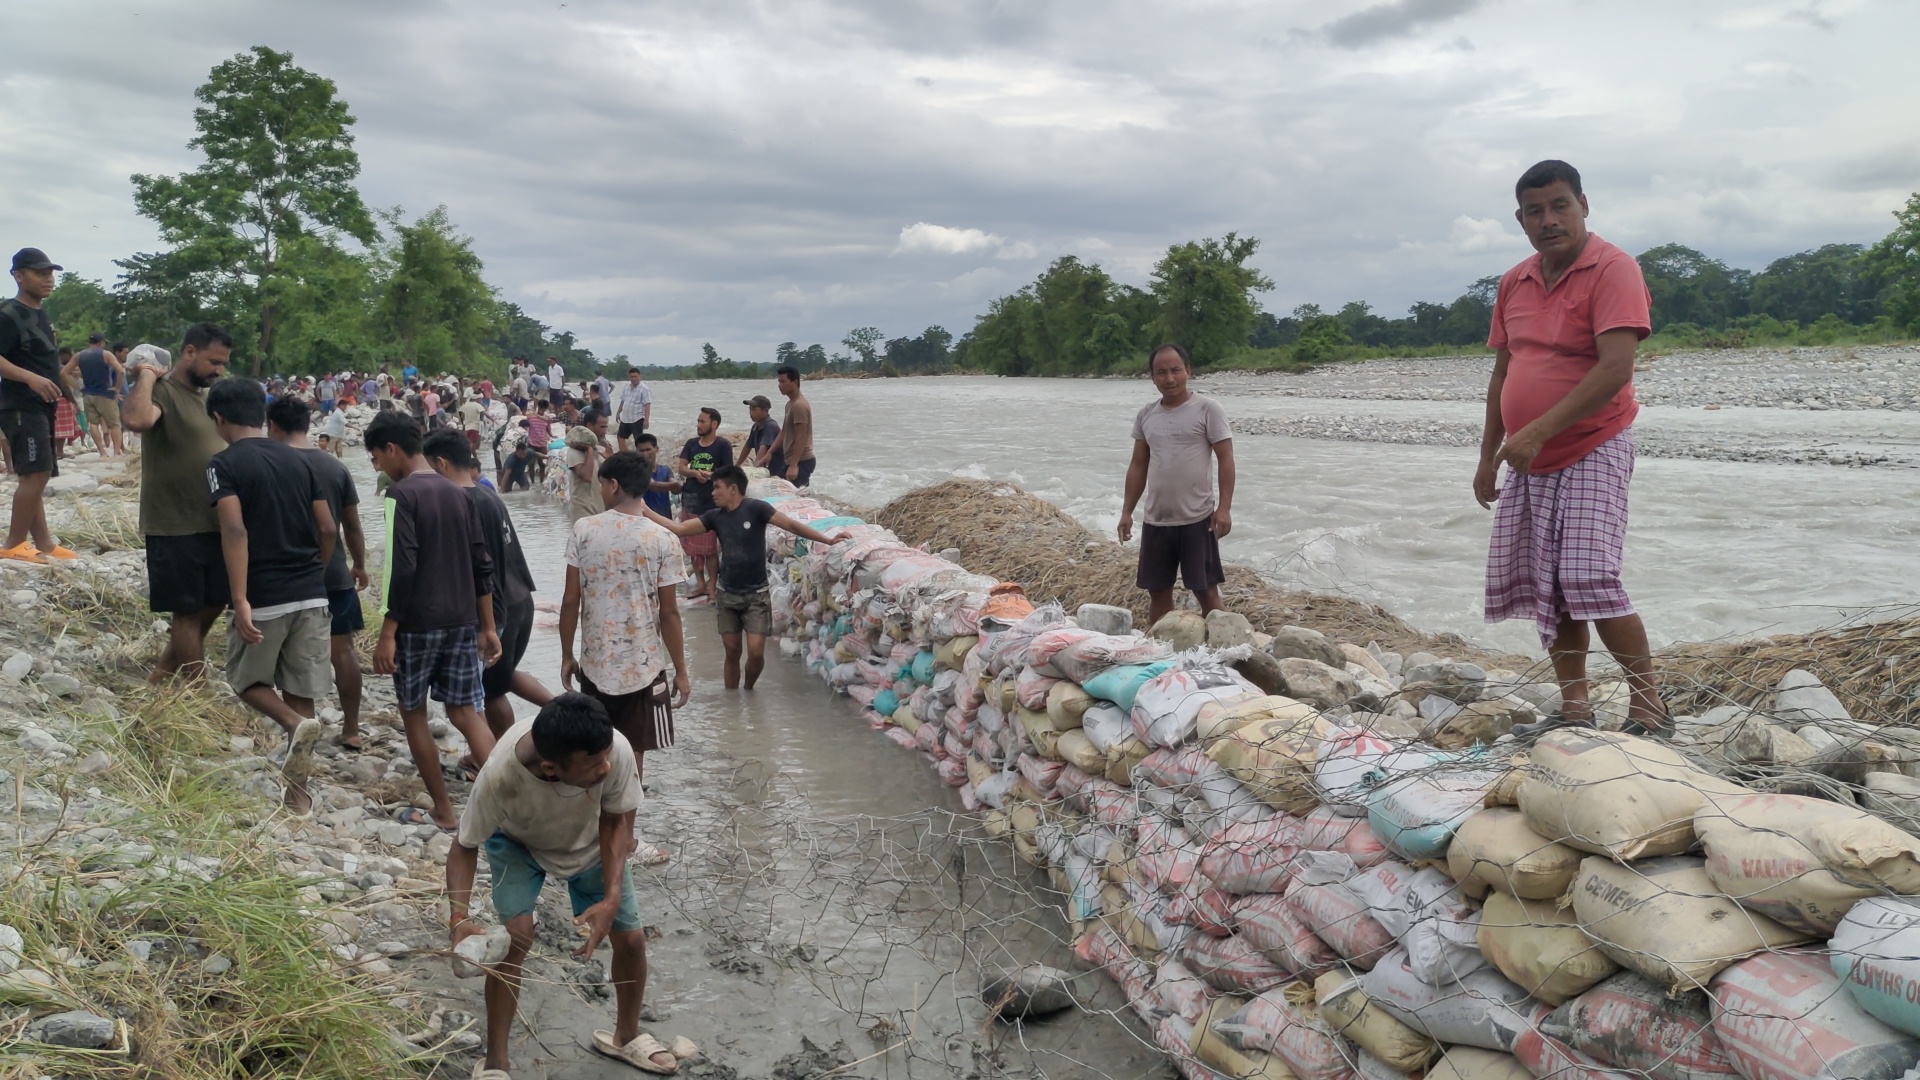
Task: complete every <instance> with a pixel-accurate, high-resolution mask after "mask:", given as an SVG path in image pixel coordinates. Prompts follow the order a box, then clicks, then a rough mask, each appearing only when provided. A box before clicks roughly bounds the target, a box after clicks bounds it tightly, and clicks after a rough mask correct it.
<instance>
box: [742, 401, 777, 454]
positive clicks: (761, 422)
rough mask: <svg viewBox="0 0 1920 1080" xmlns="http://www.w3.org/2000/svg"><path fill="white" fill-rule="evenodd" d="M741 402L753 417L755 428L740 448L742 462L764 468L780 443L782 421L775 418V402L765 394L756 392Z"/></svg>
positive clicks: (748, 433)
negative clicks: (769, 399)
mask: <svg viewBox="0 0 1920 1080" xmlns="http://www.w3.org/2000/svg"><path fill="white" fill-rule="evenodd" d="M740 404H742V405H745V406H746V407H747V415H748V416H750V417H752V418H753V428H752V430H750V431H748V432H747V442H746V445H745V446H743V447H742V448H741V450H740V455H741V456H740V462H741V464H743V465H752V466H754V467H756V468H761V469H764V468H766V467H767V462H768V461H769V460H771V459H772V457H773V448H774V447H776V446H778V445H780V421H778V420H775V419H774V418H773V402H771V401H768V400H767V395H765V394H755V395H753V396H752V397H750V398H748V399H747V400H745V401H743V402H741V403H740Z"/></svg>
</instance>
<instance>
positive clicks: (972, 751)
mask: <svg viewBox="0 0 1920 1080" xmlns="http://www.w3.org/2000/svg"><path fill="white" fill-rule="evenodd" d="M762 489H764V493H765V495H766V496H767V497H770V498H773V499H778V500H780V506H781V509H782V510H784V511H785V512H786V513H787V514H789V515H791V516H793V517H795V518H797V519H801V520H807V521H810V522H812V523H813V524H814V525H815V526H816V527H818V528H822V529H826V530H830V529H834V528H844V529H847V530H848V531H849V533H850V534H851V536H850V538H849V539H848V540H846V541H844V542H842V543H839V544H836V545H833V546H830V547H829V546H824V545H814V544H808V543H806V542H804V541H798V542H797V541H795V540H793V539H792V538H791V537H778V538H777V539H776V543H775V544H774V550H775V555H774V556H773V559H774V564H775V570H776V576H775V580H776V581H777V582H779V584H777V585H776V586H775V588H774V619H775V625H776V630H777V631H778V632H779V633H781V634H782V635H783V637H782V641H781V649H782V651H783V653H785V654H786V655H788V656H793V657H798V658H799V659H801V660H803V661H804V663H805V664H806V665H807V668H808V669H809V670H810V671H812V672H814V673H816V674H817V675H818V676H819V677H820V678H821V679H822V680H823V681H824V682H825V683H827V684H828V685H829V686H830V687H832V688H833V689H835V690H837V691H840V692H842V693H845V694H848V695H850V696H851V697H853V698H854V699H855V700H856V701H858V702H859V703H860V704H861V705H863V706H864V707H865V708H864V710H863V715H864V716H865V717H866V718H867V720H868V722H869V723H870V724H871V725H872V726H873V727H874V728H875V729H876V730H878V731H880V732H881V733H883V734H884V735H885V736H886V737H887V738H889V739H891V740H892V741H894V742H895V743H897V744H899V745H900V746H901V747H902V748H904V749H910V750H914V751H916V752H918V753H920V754H921V755H923V756H924V757H925V758H926V759H927V760H929V761H930V762H932V764H933V767H934V768H935V769H937V770H938V772H939V774H940V775H941V776H942V777H943V778H945V779H946V780H947V782H948V783H950V784H952V785H953V786H954V787H956V788H957V789H958V794H959V798H960V800H961V802H962V804H963V805H964V806H965V807H966V808H967V809H968V810H970V811H978V812H979V813H980V814H981V815H982V816H983V819H984V824H985V827H986V828H987V829H988V830H989V831H990V832H992V833H993V834H995V835H998V836H1004V837H1006V838H1007V839H1008V840H1009V841H1010V842H1011V844H1012V845H1013V849H1014V851H1015V853H1016V854H1017V855H1018V856H1019V858H1020V859H1022V860H1024V861H1026V862H1027V863H1029V864H1031V865H1032V866H1034V867H1036V868H1039V869H1040V870H1042V871H1044V873H1045V874H1046V876H1047V877H1048V878H1049V879H1050V882H1051V886H1052V889H1053V890H1054V891H1055V892H1057V894H1058V896H1059V897H1060V902H1061V904H1062V906H1063V908H1064V913H1065V916H1066V918H1067V920H1068V921H1069V923H1070V924H1071V925H1072V926H1073V928H1074V932H1075V935H1076V940H1075V952H1076V954H1077V955H1078V956H1079V957H1080V958H1081V959H1082V960H1084V961H1085V962H1086V963H1087V964H1089V965H1090V966H1093V967H1098V968H1100V969H1102V970H1104V971H1105V972H1106V973H1107V974H1108V975H1110V976H1111V977H1112V978H1113V979H1114V980H1115V981H1116V982H1118V983H1119V985H1120V986H1121V987H1122V988H1123V989H1124V991H1125V993H1126V996H1127V998H1128V1000H1129V1002H1130V1004H1131V1006H1132V1009H1133V1010H1134V1011H1135V1012H1136V1013H1137V1014H1138V1016H1139V1018H1140V1019H1141V1020H1142V1021H1143V1022H1144V1023H1145V1025H1146V1026H1147V1027H1148V1029H1150V1030H1151V1031H1152V1032H1153V1034H1154V1036H1155V1038H1156V1039H1157V1041H1158V1042H1159V1044H1160V1045H1161V1047H1162V1048H1163V1049H1164V1050H1165V1051H1166V1052H1167V1053H1168V1054H1169V1055H1170V1056H1171V1058H1172V1059H1173V1061H1174V1062H1175V1063H1176V1064H1177V1066H1178V1067H1179V1069H1180V1071H1181V1072H1182V1073H1183V1074H1185V1075H1187V1076H1189V1077H1193V1078H1213V1077H1262V1078H1268V1080H1284V1078H1290V1077H1297V1078H1300V1080H1346V1078H1350V1077H1359V1078H1380V1077H1400V1076H1428V1077H1436V1078H1439V1077H1444V1078H1448V1080H1496V1078H1499V1080H1506V1078H1515V1080H1518V1078H1525V1077H1540V1078H1545V1077H1568V1078H1572V1077H1605V1078H1613V1077H1628V1076H1632V1077H1651V1078H1658V1080H1713V1078H1718V1077H1725V1078H1736V1077H1737V1078H1743V1080H1782V1078H1789V1077H1793V1078H1807V1080H1822V1078H1831V1080H1841V1078H1856V1080H1899V1078H1901V1077H1903V1076H1904V1075H1905V1074H1906V1073H1907V1072H1908V1071H1909V1070H1910V1069H1914V1068H1915V1067H1916V1066H1920V902H1917V901H1915V900H1912V899H1908V897H1909V896H1912V895H1914V894H1920V838H1916V837H1914V836H1913V835H1910V834H1909V833H1907V832H1904V831H1902V830H1901V829H1900V828H1897V827H1895V826H1894V825H1893V824H1891V823H1889V821H1887V820H1884V819H1883V818H1881V817H1879V816H1876V815H1874V814H1872V813H1869V812H1867V811H1865V810H1862V809H1859V808H1857V807H1856V806H1855V805H1854V804H1853V802H1852V801H1846V802H1842V801H1831V800H1828V799H1818V798H1811V797H1805V796H1800V795H1792V794H1778V793H1770V792H1765V791H1759V790H1755V789H1753V788H1751V787H1749V786H1746V785H1744V784H1742V783H1741V782H1739V781H1738V780H1736V779H1734V778H1733V777H1744V778H1746V779H1748V780H1751V781H1753V782H1754V783H1756V784H1758V783H1761V782H1765V781H1766V780H1767V779H1768V777H1771V778H1772V779H1773V780H1778V779H1779V774H1778V773H1777V772H1776V773H1765V772H1764V770H1762V771H1759V772H1756V771H1754V770H1753V769H1751V768H1747V769H1746V771H1741V770H1740V769H1737V768H1733V767H1732V766H1733V765H1734V764H1740V765H1741V766H1742V767H1743V768H1745V767H1747V766H1751V765H1752V762H1751V761H1745V762H1734V760H1733V759H1731V758H1727V757H1714V756H1711V755H1707V754H1704V753H1697V752H1696V751H1697V750H1698V745H1697V744H1696V743H1695V742H1687V743H1685V744H1684V746H1685V749H1686V751H1687V752H1684V753H1683V752H1682V749H1681V748H1678V747H1676V746H1674V745H1669V744H1667V743H1664V742H1659V741H1653V740H1648V739H1641V738H1634V737H1631V736H1628V735H1624V734H1619V733H1614V732H1607V731H1596V730H1592V729H1562V730H1560V731H1556V732H1552V733H1550V734H1548V735H1546V736H1544V737H1542V738H1541V739H1539V740H1538V742H1537V743H1535V744H1534V745H1532V746H1530V747H1525V748H1524V749H1523V748H1522V747H1520V746H1518V745H1516V744H1515V743H1514V742H1513V740H1512V739H1511V737H1509V736H1508V729H1510V728H1511V727H1512V725H1513V724H1514V723H1515V722H1516V721H1519V722H1524V721H1528V720H1532V719H1535V718H1536V717H1537V716H1539V715H1541V714H1543V713H1545V712H1547V711H1550V710H1551V709H1553V708H1555V707H1557V704H1558V702H1557V695H1555V694H1554V693H1553V691H1552V689H1551V687H1540V686H1538V685H1534V684H1530V683H1527V682H1526V681H1525V680H1523V679H1521V678H1520V677H1519V676H1517V675H1513V674H1512V673H1505V672H1487V671H1483V670H1481V669H1479V668H1477V667H1474V666H1473V665H1469V664H1460V663H1453V662H1449V661H1446V660H1442V659H1440V658H1437V657H1432V656H1418V655H1417V656H1415V657H1408V658H1401V657H1399V656H1396V655H1393V654H1391V653H1381V652H1378V651H1377V650H1369V649H1366V648H1361V647H1358V646H1356V645H1354V644H1350V643H1338V642H1333V641H1329V640H1328V639H1326V638H1324V637H1322V636H1320V635H1318V634H1315V633H1313V632H1312V631H1308V630H1300V629H1298V628H1288V630H1287V632H1286V633H1285V634H1284V635H1276V636H1275V637H1272V638H1268V637H1267V636H1266V635H1259V634H1254V633H1253V632H1251V629H1250V627H1248V626H1247V625H1246V622H1245V620H1243V619H1237V617H1235V616H1230V615H1226V614H1225V613H1215V615H1214V616H1213V617H1211V618H1207V619H1202V618H1201V617H1200V616H1198V615H1197V614H1194V613H1191V612H1176V613H1175V614H1174V615H1172V616H1169V617H1168V618H1167V619H1166V620H1163V621H1162V623H1161V624H1160V625H1158V626H1155V627H1154V628H1152V633H1151V634H1141V633H1138V632H1136V631H1135V630H1134V628H1133V626H1132V620H1131V616H1129V615H1128V614H1127V613H1126V612H1124V611H1120V610H1118V609H1113V608H1104V607H1099V606H1095V605H1088V606H1087V607H1083V608H1082V609H1080V610H1079V611H1078V612H1076V613H1075V615H1074V616H1069V615H1068V614H1067V613H1066V612H1065V611H1063V610H1061V609H1060V608H1059V607H1058V606H1055V605H1050V604H1045V603H1042V604H1039V605H1036V604H1034V603H1033V602H1032V600H1030V599H1029V598H1028V597H1026V596H1025V595H1024V593H1023V592H1022V591H1021V590H1020V588H1019V587H1018V586H1016V585H1012V584H1008V583H1003V582H997V581H994V580H992V579H990V578H985V577H981V576H978V575H974V574H971V573H969V572H968V571H967V570H966V569H965V568H964V567H961V566H959V565H957V564H956V563H954V562H951V561H948V560H946V559H943V558H940V557H939V556H936V555H933V554H930V553H928V552H926V551H923V550H919V549H916V548H912V547H910V546H908V545H906V544H903V543H901V542H900V541H899V540H898V538H897V537H895V536H894V535H893V534H892V533H890V532H888V531H887V530H885V529H881V528H878V527H875V526H871V525H867V524H864V523H862V522H859V521H858V520H856V519H852V518H836V517H834V516H833V512H832V511H831V510H830V509H829V508H827V507H823V506H820V505H818V504H817V503H815V502H813V501H812V500H810V499H807V498H804V497H795V496H791V495H789V494H787V490H786V489H785V488H783V487H782V486H781V485H780V484H779V483H778V482H777V481H774V482H767V481H757V482H756V490H755V492H754V493H755V494H762V493H763V491H762ZM1690 755H1691V756H1690ZM1776 786H1779V785H1777V784H1776ZM1864 801H1868V802H1869V804H1870V805H1871V800H1870V799H1868V800H1864ZM1897 820H1903V819H1898V818H1897Z"/></svg>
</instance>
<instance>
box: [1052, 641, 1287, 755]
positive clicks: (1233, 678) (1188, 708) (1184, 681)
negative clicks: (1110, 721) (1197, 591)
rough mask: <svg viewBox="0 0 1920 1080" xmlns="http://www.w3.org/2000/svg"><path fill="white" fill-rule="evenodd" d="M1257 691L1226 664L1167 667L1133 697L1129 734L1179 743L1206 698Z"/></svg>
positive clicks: (1220, 698)
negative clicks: (1131, 731)
mask: <svg viewBox="0 0 1920 1080" xmlns="http://www.w3.org/2000/svg"><path fill="white" fill-rule="evenodd" d="M1087 692H1088V693H1092V692H1093V691H1092V689H1091V688H1089V689H1088V691H1087ZM1259 692H1260V691H1259V690H1258V689H1256V688H1255V687H1254V685H1253V684H1252V683H1250V682H1248V681H1247V680H1246V679H1244V678H1242V677H1241V676H1240V673H1239V672H1237V671H1234V670H1233V669H1232V668H1229V667H1223V666H1220V665H1216V664H1212V663H1205V662H1197V663H1191V664H1187V665H1185V666H1180V667H1174V668H1170V669H1168V670H1167V671H1164V672H1162V673H1161V674H1159V675H1156V676H1154V677H1153V678H1152V679H1150V680H1148V681H1147V684H1146V685H1145V686H1142V687H1141V688H1140V691H1139V693H1138V694H1136V695H1135V696H1134V699H1133V712H1132V715H1133V733H1134V734H1135V735H1137V736H1139V737H1140V741H1141V742H1144V743H1147V744H1149V745H1152V746H1179V745H1180V744H1182V743H1184V742H1187V741H1188V740H1190V739H1192V738H1193V728H1194V723H1195V721H1196V719H1197V718H1198V716H1199V715H1200V706H1202V705H1204V704H1206V703H1207V702H1209V701H1238V700H1240V699H1242V698H1246V697H1252V696H1255V695H1257V694H1259Z"/></svg>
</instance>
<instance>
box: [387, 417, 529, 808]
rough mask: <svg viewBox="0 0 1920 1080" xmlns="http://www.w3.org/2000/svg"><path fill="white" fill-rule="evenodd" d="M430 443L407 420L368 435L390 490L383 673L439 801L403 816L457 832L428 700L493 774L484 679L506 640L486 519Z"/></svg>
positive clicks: (432, 795) (409, 744)
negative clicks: (498, 617)
mask: <svg viewBox="0 0 1920 1080" xmlns="http://www.w3.org/2000/svg"><path fill="white" fill-rule="evenodd" d="M461 438H462V441H465V437H464V436H462V437H461ZM422 441H423V438H422V435H421V432H420V424H419V422H418V421H416V420H414V419H413V418H411V417H409V416H405V415H402V414H400V413H382V414H381V415H379V416H376V417H374V419H373V422H372V423H370V424H368V425H367V432H366V444H367V453H368V455H369V456H370V457H372V458H373V467H374V468H376V469H379V470H380V471H381V472H383V473H385V474H386V475H387V479H388V480H389V481H390V483H389V485H388V486H387V492H386V506H385V510H386V523H387V547H386V550H387V557H386V562H385V565H384V566H383V567H382V570H383V579H384V580H383V581H382V582H381V597H382V599H383V600H384V601H385V603H386V607H385V610H384V612H383V615H384V617H383V619H382V620H381V624H380V644H379V646H378V647H376V648H375V650H374V653H373V670H374V671H375V672H376V673H377V674H381V675H392V676H393V689H394V696H395V697H396V698H397V699H398V702H399V706H400V720H401V723H402V724H403V725H404V726H405V727H406V731H407V748H408V750H409V751H410V752H411V753H412V755H413V763H414V765H415V766H416V767H418V769H419V770H420V779H421V781H422V782H423V783H424V784H425V785H426V788H427V796H428V798H430V799H432V800H433V809H432V810H431V811H429V812H428V813H427V814H426V815H422V814H421V812H420V811H418V810H416V809H414V808H412V807H408V808H407V809H406V810H403V811H401V815H402V817H403V819H404V820H405V821H407V822H408V823H409V824H421V823H423V822H424V821H426V820H431V821H432V823H433V824H435V825H437V826H439V827H440V828H441V829H442V830H444V831H447V832H452V831H453V828H454V824H455V818H454V813H453V803H452V802H451V801H449V800H448V798H447V781H446V777H445V776H443V775H442V774H441V771H440V770H441V764H440V748H439V746H438V745H436V744H435V743H434V741H433V733H432V732H431V731H429V730H428V729H427V695H428V694H429V693H431V694H432V695H433V700H435V701H438V702H440V703H441V704H442V705H444V706H445V707H446V710H447V720H448V721H449V722H451V723H452V724H453V726H454V727H456V728H458V729H459V730H460V734H461V735H464V736H465V737H466V740H467V750H468V753H469V754H470V756H471V757H472V759H473V763H474V765H475V766H476V767H478V766H482V765H485V764H486V761H487V754H488V752H489V751H491V750H492V749H493V733H492V732H491V731H490V730H488V728H487V725H486V724H484V723H482V722H481V720H480V709H481V707H482V706H483V705H485V703H486V699H485V694H484V691H483V679H482V672H484V671H485V670H486V666H487V665H488V664H492V663H494V662H495V661H497V660H499V659H500V638H499V635H498V634H497V632H496V631H495V628H494V623H493V573H494V571H493V557H492V555H491V554H490V553H489V552H488V551H487V542H486V536H485V534H484V532H483V531H482V529H481V527H480V515H479V514H478V512H476V511H475V510H474V508H473V503H472V502H471V501H470V500H468V498H467V497H466V495H465V494H463V493H462V492H461V491H460V489H459V488H457V487H455V486H453V484H451V483H449V482H448V481H447V479H446V478H445V477H443V476H441V475H440V474H439V473H436V472H434V471H433V466H431V465H428V464H427V461H426V458H424V457H422V456H421V453H420V451H421V443H422Z"/></svg>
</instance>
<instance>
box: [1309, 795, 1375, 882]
mask: <svg viewBox="0 0 1920 1080" xmlns="http://www.w3.org/2000/svg"><path fill="white" fill-rule="evenodd" d="M1300 822H1301V830H1300V842H1301V844H1302V845H1304V846H1305V847H1307V848H1310V849H1312V850H1314V851H1337V852H1340V853H1341V854H1343V855H1345V856H1347V857H1348V858H1350V859H1352V860H1353V865H1355V866H1357V867H1359V868H1361V869H1362V870H1364V869H1366V868H1367V867H1369V866H1378V865H1379V864H1380V863H1383V862H1386V861H1387V860H1388V859H1391V858H1393V852H1391V851H1388V850H1387V845H1385V844H1383V843H1381V842H1380V838H1379V837H1378V836H1375V835H1374V832H1373V826H1372V825H1370V824H1368V823H1367V819H1366V818H1357V817H1346V816H1345V815H1342V814H1341V813H1340V812H1339V811H1337V810H1335V809H1334V808H1332V807H1330V806H1318V807H1315V808H1314V809H1313V810H1311V811H1309V812H1308V813H1307V814H1306V815H1305V816H1304V817H1302V818H1301V819H1300Z"/></svg>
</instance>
